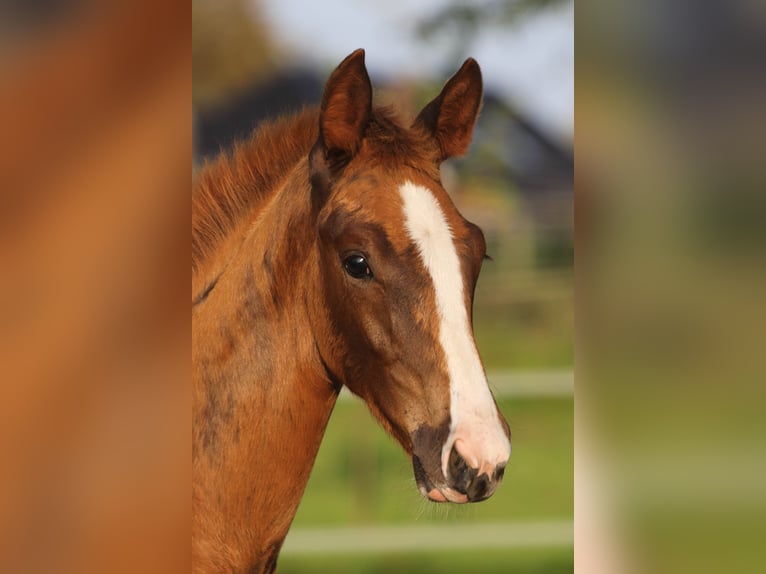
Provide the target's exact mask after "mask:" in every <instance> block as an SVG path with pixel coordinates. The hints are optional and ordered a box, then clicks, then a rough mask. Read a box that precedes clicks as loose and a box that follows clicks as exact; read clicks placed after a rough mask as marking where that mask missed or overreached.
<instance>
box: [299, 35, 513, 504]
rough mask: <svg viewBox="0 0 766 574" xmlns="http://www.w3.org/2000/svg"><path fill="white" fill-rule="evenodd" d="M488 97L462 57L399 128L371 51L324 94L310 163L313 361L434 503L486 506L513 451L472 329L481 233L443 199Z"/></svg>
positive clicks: (350, 61) (344, 67) (343, 67)
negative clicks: (382, 434)
mask: <svg viewBox="0 0 766 574" xmlns="http://www.w3.org/2000/svg"><path fill="white" fill-rule="evenodd" d="M481 98H482V79H481V72H480V70H479V66H478V64H477V63H476V62H475V61H474V60H473V59H469V60H467V61H466V62H465V63H464V64H463V66H462V67H461V68H460V70H459V71H458V72H457V73H456V74H455V75H454V76H453V77H452V78H451V79H450V80H449V82H448V83H447V84H446V85H445V87H444V88H443V90H442V92H441V93H440V94H439V95H438V96H437V97H436V98H435V99H434V100H433V101H431V102H430V103H429V104H428V105H426V107H425V108H424V109H423V110H422V111H421V112H420V113H419V114H418V116H417V118H416V119H415V120H414V122H412V124H411V125H410V126H409V127H403V126H402V125H401V124H400V123H398V122H397V121H396V120H395V119H394V118H393V116H392V115H391V114H390V113H389V112H388V111H386V110H385V109H379V108H373V107H372V88H371V85H370V80H369V77H368V74H367V70H366V69H365V65H364V52H363V51H361V50H358V51H356V52H354V53H353V54H351V55H350V56H348V57H347V58H346V59H345V60H344V61H343V62H342V63H341V64H340V66H339V67H338V68H337V69H336V70H335V71H334V72H333V74H332V75H331V77H330V78H329V80H328V82H327V85H326V87H325V92H324V96H323V99H322V104H321V109H320V115H319V137H318V140H317V142H316V144H315V145H314V147H313V149H312V151H311V153H310V157H309V177H310V181H311V205H312V211H313V214H314V217H315V222H316V233H317V245H318V257H319V280H318V282H319V284H318V285H315V286H311V287H312V288H313V289H314V291H315V295H313V299H314V300H313V302H312V304H311V305H310V306H311V308H312V309H313V312H312V314H311V321H312V329H313V331H314V336H315V338H316V342H317V347H318V351H319V354H320V355H321V357H322V361H323V363H324V364H325V368H326V369H327V370H328V372H329V373H331V375H332V377H333V378H334V379H335V380H336V381H338V382H340V383H342V384H344V385H346V386H347V387H348V388H349V389H350V390H351V391H352V392H353V393H355V394H356V395H358V396H360V397H361V398H362V399H363V400H364V401H365V402H366V403H367V405H368V407H369V408H370V410H371V411H372V413H373V414H374V415H375V417H376V418H377V419H378V420H379V421H380V422H381V423H382V425H383V426H384V427H385V428H386V430H387V431H388V432H389V433H390V434H391V435H393V436H394V437H395V438H396V439H397V441H398V442H399V443H400V444H401V445H402V447H403V448H404V450H405V451H406V452H407V453H408V454H409V455H411V457H412V463H413V468H414V473H415V479H416V481H417V485H418V488H419V490H420V492H421V493H422V494H423V496H425V497H427V498H428V499H430V500H433V501H436V502H446V501H449V502H457V503H462V502H475V501H479V500H484V499H486V498H488V497H489V496H490V495H491V494H492V493H493V492H494V491H495V489H496V487H497V485H498V483H499V482H500V480H501V479H502V476H503V470H504V468H505V465H506V463H507V461H508V458H509V456H510V452H511V446H510V440H509V437H510V433H509V430H508V425H507V423H506V422H505V420H504V419H503V416H502V415H501V414H500V412H499V411H498V409H497V406H496V404H495V401H494V399H493V397H492V394H491V392H490V390H489V388H488V386H487V379H486V376H485V372H484V368H483V365H482V362H481V359H480V358H479V354H478V352H477V349H476V344H475V342H474V338H473V332H472V303H473V295H474V287H475V285H476V280H477V278H478V275H479V271H480V269H481V266H482V261H483V260H484V258H485V257H486V252H485V248H486V245H485V241H484V236H483V234H482V232H481V230H480V229H479V228H478V227H477V226H475V225H473V224H472V223H470V222H468V221H467V220H466V219H464V218H463V217H462V216H461V215H460V213H459V212H458V211H457V209H456V208H455V206H454V204H453V203H452V201H451V199H450V197H449V196H448V195H447V193H446V192H445V191H444V188H443V187H442V185H441V182H440V177H439V165H440V164H441V163H442V161H444V160H446V159H448V158H450V157H452V156H459V155H462V154H464V153H465V152H466V151H467V149H468V146H469V143H470V139H471V135H472V132H473V127H474V123H475V121H476V118H477V115H478V112H479V108H480V106H481Z"/></svg>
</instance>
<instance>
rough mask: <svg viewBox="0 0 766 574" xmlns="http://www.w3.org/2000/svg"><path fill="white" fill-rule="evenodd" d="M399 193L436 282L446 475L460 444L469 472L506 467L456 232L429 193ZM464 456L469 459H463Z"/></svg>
mask: <svg viewBox="0 0 766 574" xmlns="http://www.w3.org/2000/svg"><path fill="white" fill-rule="evenodd" d="M399 193H400V194H401V196H402V201H403V206H404V207H403V209H404V221H405V225H406V228H407V232H408V233H409V236H410V238H411V239H412V241H413V242H414V243H415V245H417V247H418V251H419V253H420V257H421V259H422V261H423V264H424V265H425V267H426V269H427V270H428V272H429V274H430V275H431V279H432V280H433V284H434V291H435V293H436V309H437V312H438V314H439V342H440V343H441V346H442V349H443V351H444V357H445V359H446V361H447V372H448V374H449V382H450V417H451V425H450V435H449V437H448V439H447V441H446V442H445V444H444V445H443V449H442V470H443V472H444V475H445V476H447V463H448V460H449V453H450V450H451V449H452V445H453V443H454V442H455V440H460V441H461V444H462V445H463V447H464V448H463V450H461V453H462V454H463V455H464V457H465V458H466V461H467V462H468V463H469V464H470V465H471V466H473V467H474V468H478V467H480V466H483V467H487V466H491V468H492V469H494V467H495V465H497V464H502V463H505V462H506V460H507V459H508V457H509V456H510V452H511V445H510V441H509V440H508V438H507V437H506V435H505V433H504V432H503V429H502V427H501V426H500V422H499V420H498V417H497V411H496V408H495V403H494V401H493V400H492V394H491V393H490V391H489V387H488V386H487V379H486V375H485V374H484V369H483V367H482V364H481V360H480V359H479V354H478V352H477V350H476V345H475V343H474V340H473V336H472V333H471V326H470V324H469V321H468V313H467V310H466V305H465V293H464V291H463V274H462V273H461V269H460V259H459V258H458V254H457V249H456V248H455V243H454V240H453V236H452V231H451V229H450V227H449V224H448V223H447V220H446V218H445V216H444V212H443V211H442V209H441V207H440V206H439V203H438V202H437V201H436V198H435V197H434V195H433V194H432V193H431V192H430V191H429V190H428V189H427V188H425V187H423V186H420V185H416V184H414V183H412V182H410V181H407V182H405V183H404V184H403V185H401V187H400V188H399ZM466 452H469V453H470V454H469V455H468V456H465V454H466ZM471 455H472V456H471ZM470 458H474V460H470Z"/></svg>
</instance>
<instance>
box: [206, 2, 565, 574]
mask: <svg viewBox="0 0 766 574" xmlns="http://www.w3.org/2000/svg"><path fill="white" fill-rule="evenodd" d="M318 5H319V3H307V2H305V3H299V2H277V1H276V0H274V1H268V0H261V1H255V2H252V1H244V0H219V1H213V0H195V2H194V4H193V31H194V33H193V41H194V42H193V56H194V61H193V66H194V77H193V96H194V99H193V105H194V138H195V141H194V150H195V164H199V163H200V162H201V161H204V160H205V158H209V157H214V156H215V155H216V154H217V153H220V151H221V150H225V149H226V148H227V147H228V146H229V145H230V144H231V142H232V141H233V140H236V139H237V138H241V137H245V136H246V135H247V133H249V131H250V130H251V129H253V127H255V126H257V123H258V122H259V121H261V120H262V119H264V118H267V117H270V116H273V115H276V114H280V113H284V112H288V111H290V110H292V109H295V108H299V107H301V106H303V105H306V104H311V103H316V102H317V101H318V100H319V97H320V96H321V89H322V86H323V83H324V80H325V79H326V77H327V75H328V74H329V72H330V71H331V70H332V68H333V67H334V66H335V65H337V63H338V62H340V60H341V59H342V58H343V57H345V56H346V55H347V54H348V53H349V52H351V51H352V50H353V49H355V48H358V47H364V48H365V49H366V50H367V66H368V69H369V70H370V75H371V77H372V81H373V85H374V86H375V89H376V92H375V97H376V100H377V102H379V103H393V104H394V105H395V106H396V107H397V108H399V109H400V110H401V111H402V112H403V113H404V114H405V117H406V116H407V115H410V116H414V114H415V113H416V112H417V110H419V109H420V108H421V107H422V106H423V105H424V104H425V103H426V102H427V101H429V100H430V99H431V98H433V97H434V96H435V95H436V94H437V93H438V92H439V90H440V89H441V86H442V85H443V83H444V82H445V81H446V79H447V78H448V77H449V75H451V74H452V73H454V72H455V71H456V70H457V68H458V67H459V66H460V64H461V63H462V61H463V60H464V59H465V58H466V57H468V56H474V57H476V58H477V59H478V60H479V63H480V64H481V65H482V68H483V71H484V80H485V102H484V108H483V110H482V114H481V116H480V119H479V122H478V124H477V127H476V131H475V134H474V142H473V145H472V147H471V151H470V153H469V155H468V156H467V157H466V158H464V159H460V160H453V161H450V162H448V163H447V164H445V165H444V166H443V169H442V179H443V183H444V186H445V188H446V189H447V191H448V192H450V194H451V195H452V197H453V199H454V201H455V203H456V204H457V206H458V208H459V209H460V210H461V212H462V213H463V215H464V216H466V217H467V218H468V219H469V220H471V221H473V222H474V223H476V224H478V225H479V226H480V227H481V228H482V229H483V231H484V233H485V236H486V238H487V242H488V252H489V255H490V256H491V257H492V260H491V261H486V262H485V264H484V268H483V270H482V274H481V277H480V280H479V285H478V287H477V291H476V296H475V307H474V327H475V334H476V339H477V344H478V346H479V350H480V352H481V354H482V358H483V359H484V361H485V366H486V368H487V370H488V373H489V378H490V383H491V386H493V388H494V392H495V395H496V397H497V399H498V404H499V406H500V408H501V410H502V411H503V413H504V414H505V416H506V418H507V419H508V422H509V424H510V427H511V432H512V437H513V454H512V456H511V460H510V463H509V466H508V470H507V472H506V474H505V479H504V484H503V485H502V486H501V487H500V488H499V490H498V491H497V492H496V494H495V495H494V496H493V497H492V498H491V499H489V500H488V501H486V502H483V503H480V504H475V505H465V506H455V505H437V504H433V503H429V502H428V501H426V500H425V499H423V498H422V496H421V495H420V494H419V493H418V491H417V488H416V486H415V482H414V478H413V472H412V468H411V465H410V462H409V459H408V458H407V457H406V456H405V454H404V453H403V452H402V451H401V449H400V447H399V446H398V445H396V444H395V443H394V441H393V440H392V439H391V438H389V437H388V436H387V435H386V434H385V432H384V431H383V430H382V429H381V428H380V427H379V426H378V425H377V423H376V422H375V421H374V420H373V418H372V417H371V416H370V414H369V413H368V412H367V409H366V407H365V405H364V404H363V403H362V402H361V401H359V400H358V399H356V398H354V397H351V396H350V395H347V394H345V393H344V394H342V395H341V399H340V400H339V402H338V404H337V406H336V408H335V411H334V413H333V415H332V418H331V420H330V424H329V427H328V429H327V433H326V435H325V437H324V441H323V443H322V447H321V449H320V451H319V455H318V457H317V461H316V465H315V467H314V469H313V472H312V476H311V479H310V482H309V485H308V487H307V490H306V493H305V496H304V497H303V500H302V502H301V506H300V508H299V511H298V514H297V516H296V518H295V522H294V523H293V527H292V529H291V532H290V534H289V536H288V538H287V540H286V542H285V546H284V548H283V552H282V554H281V556H280V559H279V571H280V572H281V573H282V574H289V573H311V572H334V573H345V572H349V573H351V572H354V573H360V572H361V573H365V572H370V573H372V572H381V573H382V572H415V571H417V572H466V571H468V572H498V573H499V572H530V573H538V572H539V573H554V572H556V573H559V572H572V571H573V563H574V559H573V506H574V501H573V499H574V496H573V463H574V454H573V419H574V402H573V366H574V344H573V332H574V297H573V287H574V277H573V264H574V245H573V178H574V164H573V152H572V132H571V125H568V124H567V122H566V120H565V121H563V123H562V122H561V121H560V120H559V121H558V123H557V122H556V121H552V120H551V118H552V117H555V116H556V113H555V111H556V106H555V104H554V103H548V104H545V100H546V98H549V99H551V98H552V100H555V101H558V102H562V101H563V102H564V108H565V109H564V117H565V118H566V117H567V113H569V114H570V115H571V94H570V92H571V91H572V86H571V75H568V74H571V66H572V65H573V62H572V54H571V39H570V41H569V44H567V39H566V38H567V36H566V34H571V29H572V26H573V22H572V20H573V11H572V6H571V2H570V1H566V0H564V1H552V0H527V1H523V2H518V1H513V0H504V1H499V2H498V1H492V2H471V3H466V2H458V1H454V0H453V1H449V0H445V1H440V0H432V1H425V2H419V3H407V5H406V6H405V5H404V4H401V3H391V4H387V3H377V2H376V3H368V4H365V3H352V2H343V1H341V0H336V1H333V2H328V3H326V4H322V6H323V10H326V11H327V12H331V13H332V14H333V18H336V21H335V22H334V24H333V26H334V27H333V29H328V30H325V31H322V18H324V17H326V16H325V15H323V14H322V13H321V11H318V9H317V8H316V7H317V6H318ZM373 5H374V6H373ZM280 14H281V15H280ZM285 14H288V16H285ZM285 18H287V21H288V25H287V26H286V25H285ZM338 18H346V21H337V19H338ZM355 18H356V20H355ZM371 19H372V20H374V21H375V22H376V24H374V25H371V24H370V20H371ZM289 22H292V24H289ZM307 23H308V24H315V25H314V26H313V28H312V29H306V28H305V25H306V24H307ZM291 26H292V27H291ZM388 28H390V31H387V29H388ZM312 30H313V31H312ZM316 30H319V32H316ZM559 30H563V31H564V38H563V40H562V38H561V37H560V36H561V33H560V32H559ZM309 33H316V34H317V38H319V42H318V43H317V46H316V50H308V51H306V49H305V48H304V47H302V46H304V45H305V41H306V39H305V38H303V40H302V41H303V42H304V44H302V43H301V35H302V34H304V35H305V34H309ZM344 34H345V35H346V36H345V38H340V39H339V38H338V37H339V36H343V35H344ZM389 37H390V40H389ZM381 38H382V41H383V44H381ZM344 41H345V42H346V43H344ZM405 41H406V42H408V43H410V44H408V46H409V48H408V49H409V50H410V51H409V52H408V53H406V54H404V57H403V59H401V61H400V63H399V64H397V65H396V66H393V67H392V64H391V63H390V60H391V53H392V52H396V47H395V46H394V45H395V44H400V43H402V42H405ZM562 45H563V47H564V50H563V52H562V51H561V46H562ZM328 46H330V47H329V48H328ZM334 46H337V48H335V49H334V48H333V47H334ZM509 46H510V47H509ZM551 46H553V48H552V47H551ZM555 46H559V51H558V52H557V51H556V49H555ZM509 50H511V51H513V52H514V54H513V57H512V58H509V57H508V53H507V52H508V51H509ZM567 50H569V51H567ZM541 53H543V54H546V53H547V54H548V55H547V56H546V57H543V58H541V57H540V54H541ZM506 62H507V64H506ZM524 62H527V64H526V69H525V68H524V65H523V64H524ZM520 64H522V65H521V66H520ZM513 66H515V67H513ZM562 69H563V70H564V71H565V72H567V71H568V73H561V72H562ZM509 78H510V79H512V81H510V80H509ZM568 79H569V81H568ZM529 94H532V97H531V98H530V96H529ZM568 94H570V95H568ZM546 105H547V106H548V107H546ZM559 107H560V103H559ZM546 110H550V113H547V112H546ZM559 112H560V110H559Z"/></svg>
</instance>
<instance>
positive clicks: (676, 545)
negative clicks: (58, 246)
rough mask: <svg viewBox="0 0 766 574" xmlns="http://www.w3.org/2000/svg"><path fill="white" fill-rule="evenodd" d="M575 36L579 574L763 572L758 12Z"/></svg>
mask: <svg viewBox="0 0 766 574" xmlns="http://www.w3.org/2000/svg"><path fill="white" fill-rule="evenodd" d="M576 26H577V56H576V59H577V80H576V98H577V100H576V101H577V107H576V122H577V170H576V180H577V200H576V201H577V209H576V221H577V285H578V294H577V303H578V317H577V331H578V344H577V357H578V360H577V373H576V375H577V385H576V386H577V418H576V421H577V425H576V426H577V433H576V443H577V444H576V450H577V459H576V466H577V470H576V479H575V481H576V482H575V484H576V515H577V522H576V526H577V529H576V541H575V542H576V546H577V554H576V556H577V560H576V564H577V570H578V572H584V573H585V572H587V573H589V574H593V573H601V572H603V573H610V574H611V573H617V572H639V573H642V572H674V573H677V572H695V573H698V574H703V573H708V572H711V573H712V572H763V570H764V567H765V563H764V553H763V549H762V544H761V542H759V541H762V540H763V538H764V534H766V489H764V484H766V458H764V453H765V452H766V445H765V444H764V418H763V413H764V398H765V395H766V386H764V382H766V368H764V353H763V351H764V342H765V341H766V305H765V304H764V294H765V293H766V266H765V265H764V261H766V260H765V259H764V255H763V247H764V239H766V225H765V224H764V220H765V219H764V217H765V216H766V196H765V195H764V190H766V185H764V184H766V173H765V171H766V170H764V151H763V150H764V146H763V137H764V128H765V127H766V112H765V111H764V107H763V102H764V101H766V82H764V75H763V53H764V47H765V46H764V38H766V35H765V34H764V31H765V30H766V10H764V8H763V3H756V2H728V3H700V2H677V1H673V2H662V3H660V2H643V3H640V4H635V3H627V2H619V3H608V4H607V3H601V2H599V3H593V4H589V5H588V6H587V7H582V9H581V10H580V9H579V8H578V13H577V16H576ZM581 40H582V41H581Z"/></svg>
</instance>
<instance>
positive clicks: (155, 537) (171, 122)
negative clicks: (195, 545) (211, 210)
mask: <svg viewBox="0 0 766 574" xmlns="http://www.w3.org/2000/svg"><path fill="white" fill-rule="evenodd" d="M22 4H23V3H18V2H15V3H10V5H7V6H4V7H3V8H2V14H0V19H2V20H3V25H2V27H1V29H0V125H1V126H3V127H2V130H0V270H1V271H0V364H2V373H1V374H0V389H1V390H0V449H1V450H0V456H2V468H3V471H2V473H0V570H1V571H3V572H18V573H20V572H57V573H68V572H72V573H74V572H77V573H86V572H172V571H176V570H178V571H181V570H183V571H188V568H189V563H188V561H189V555H188V539H187V534H188V520H189V519H188V513H189V494H190V490H189V486H188V485H189V464H190V463H189V460H190V459H189V456H188V455H189V453H190V449H189V446H188V441H189V434H188V430H189V423H188V416H189V406H190V404H189V399H188V396H187V392H186V382H187V381H188V369H189V345H188V319H187V317H186V314H185V309H186V306H185V303H184V302H185V299H184V297H185V292H186V290H185V286H186V281H187V278H188V275H187V272H188V271H187V269H188V268H187V261H188V259H187V257H188V246H187V243H186V237H187V235H186V229H185V226H186V225H187V224H188V223H187V222H188V214H189V196H188V181H189V177H190V173H191V160H190V149H191V119H190V118H191V97H190V94H191V55H190V48H189V46H190V41H191V26H190V13H191V11H190V5H189V4H188V3H186V2H183V3H182V2H180V1H178V2H177V1H175V0H172V1H166V2H154V1H149V0H133V1H131V2H127V1H122V0H120V1H117V2H109V3H99V2H87V1H82V2H76V1H73V2H49V3H45V4H46V5H50V6H49V9H45V8H44V9H41V10H40V11H39V12H38V13H34V12H31V11H29V10H26V11H25V10H22V8H24V6H21V8H19V6H16V5H22ZM29 4H30V5H31V4H39V3H29ZM14 8H18V10H14ZM54 8H55V9H54ZM181 287H184V290H183V291H181ZM182 293H183V295H182ZM182 311H184V312H183V313H182Z"/></svg>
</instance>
